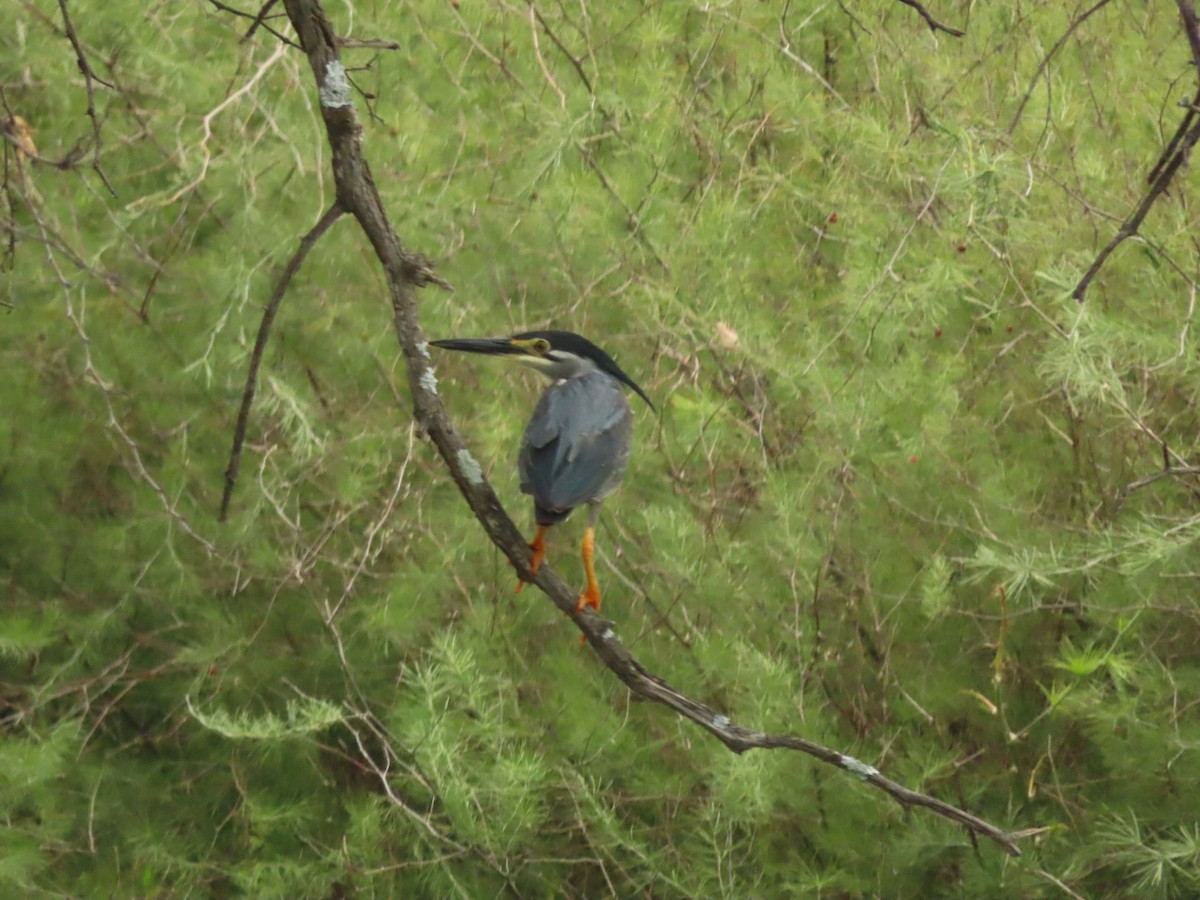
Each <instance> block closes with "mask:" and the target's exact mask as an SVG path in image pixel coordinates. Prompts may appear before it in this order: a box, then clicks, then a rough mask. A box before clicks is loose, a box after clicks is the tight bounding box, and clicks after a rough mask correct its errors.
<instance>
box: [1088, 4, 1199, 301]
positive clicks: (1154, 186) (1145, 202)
mask: <svg viewBox="0 0 1200 900" xmlns="http://www.w3.org/2000/svg"><path fill="white" fill-rule="evenodd" d="M1175 5H1176V6H1178V7H1179V16H1180V18H1181V19H1182V20H1183V32H1184V34H1185V35H1186V36H1187V40H1188V46H1189V47H1190V48H1191V51H1192V63H1193V64H1194V65H1195V67H1196V77H1197V79H1198V80H1200V19H1197V17H1196V8H1195V6H1193V5H1192V0H1175ZM1183 105H1184V107H1185V110H1184V114H1183V120H1182V121H1181V122H1180V123H1179V128H1177V129H1176V131H1175V134H1174V136H1173V137H1172V138H1171V140H1170V142H1169V143H1168V144H1167V146H1166V147H1165V148H1164V149H1163V152H1162V154H1161V155H1160V156H1159V158H1158V162H1156V163H1155V164H1154V167H1153V168H1152V169H1151V170H1150V175H1149V181H1150V187H1149V188H1148V189H1147V190H1146V193H1145V195H1144V196H1143V197H1142V199H1141V200H1140V201H1139V202H1138V205H1137V207H1135V208H1134V210H1133V212H1132V213H1130V214H1129V218H1127V219H1126V220H1125V221H1124V222H1122V223H1121V227H1120V228H1118V229H1117V233H1116V234H1115V235H1113V238H1112V240H1111V241H1109V242H1108V243H1107V244H1105V245H1104V248H1103V249H1102V250H1101V251H1100V253H1099V254H1097V256H1096V258H1095V259H1094V260H1092V264H1091V265H1090V266H1088V268H1087V271H1086V272H1084V273H1083V277H1082V278H1080V279H1079V284H1077V285H1075V290H1074V291H1072V292H1071V296H1072V297H1074V298H1075V299H1076V300H1077V301H1078V302H1080V303H1082V302H1083V301H1084V297H1085V296H1086V295H1087V289H1088V287H1089V286H1090V285H1091V283H1092V280H1093V279H1094V278H1095V277H1096V275H1097V274H1099V272H1100V269H1101V268H1102V267H1103V266H1104V263H1105V262H1107V261H1108V258H1109V257H1110V256H1112V253H1113V251H1114V250H1116V249H1117V247H1119V246H1120V245H1121V244H1122V243H1124V242H1125V241H1126V240H1128V239H1129V238H1131V237H1133V236H1134V235H1135V234H1137V233H1138V229H1139V228H1141V227H1142V222H1143V221H1145V219H1146V216H1147V215H1148V214H1149V213H1150V209H1151V207H1153V206H1154V203H1155V201H1157V200H1158V198H1159V197H1161V196H1162V195H1163V194H1164V193H1166V190H1167V187H1168V185H1170V183H1171V179H1172V178H1174V177H1175V173H1176V172H1178V171H1179V170H1180V169H1181V168H1183V166H1184V164H1185V163H1186V162H1187V160H1188V157H1189V156H1191V153H1192V148H1193V147H1195V146H1196V143H1197V142H1198V141H1200V86H1197V88H1196V95H1195V97H1194V98H1193V99H1192V102H1191V103H1189V104H1183Z"/></svg>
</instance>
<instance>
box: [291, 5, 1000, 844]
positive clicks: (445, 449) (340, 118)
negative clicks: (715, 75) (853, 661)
mask: <svg viewBox="0 0 1200 900" xmlns="http://www.w3.org/2000/svg"><path fill="white" fill-rule="evenodd" d="M284 5H285V7H286V9H287V14H288V17H289V19H290V20H291V22H292V25H293V27H294V28H295V30H296V33H297V34H298V36H299V38H300V45H301V47H302V48H303V49H304V52H305V54H306V55H307V56H308V61H309V64H310V65H311V67H312V71H313V75H314V76H315V78H316V83H317V93H318V96H319V98H320V104H321V115H322V118H323V119H324V122H325V129H326V133H327V135H328V138H329V145H330V149H331V151H332V164H333V173H334V179H335V181H336V187H337V207H338V208H339V209H341V210H343V211H345V212H346V213H349V214H350V215H352V216H354V218H355V219H356V220H357V221H358V223H359V225H360V226H361V227H362V229H363V232H364V233H365V234H366V236H367V239H368V240H369V241H370V242H371V245H372V247H373V248H374V250H375V253H376V256H377V257H378V258H379V261H380V263H381V264H382V265H383V269H384V273H385V275H386V278H387V284H388V289H389V292H390V295H391V301H392V314H393V319H394V323H395V328H396V337H397V339H398V341H399V343H400V347H401V350H402V351H403V354H404V359H405V362H406V365H407V374H408V383H409V389H410V391H411V393H412V399H413V412H414V415H415V417H416V420H417V422H418V424H419V425H420V427H421V428H422V429H423V430H424V431H425V433H426V434H428V435H429V437H430V439H431V440H432V441H433V443H434V445H435V446H436V447H437V449H438V452H439V453H440V455H441V457H442V459H443V460H444V461H445V463H446V466H447V468H448V469H449V470H450V474H451V476H452V477H453V478H454V481H455V483H456V484H457V485H458V487H459V490H461V491H462V494H463V497H464V498H465V499H466V501H467V504H468V505H469V506H470V508H471V511H472V512H473V513H474V514H475V516H476V518H478V519H479V522H480V524H481V525H482V526H483V528H484V531H485V532H486V533H487V536H488V537H489V538H490V539H491V541H492V542H493V543H494V544H495V545H496V546H497V547H498V548H499V549H500V550H501V551H502V552H503V553H504V554H505V555H506V556H507V557H508V558H509V559H510V560H511V561H512V563H513V565H514V566H515V567H516V569H517V572H518V573H519V574H520V575H521V576H522V577H523V578H525V579H526V580H529V581H532V582H533V583H535V584H536V585H537V586H538V587H539V588H541V589H542V591H544V592H545V593H546V595H547V596H548V597H549V598H550V600H551V601H552V602H553V603H554V604H555V606H557V607H558V608H559V609H560V610H562V611H563V612H564V613H566V614H567V615H568V616H570V618H571V619H572V621H573V622H574V623H575V625H576V626H577V627H578V628H579V630H580V631H581V632H583V634H584V636H585V637H586V638H587V641H588V643H589V644H590V645H591V647H592V649H593V650H594V651H595V653H596V655H597V656H599V657H600V659H601V661H602V662H603V663H604V664H605V665H606V666H607V667H608V668H609V669H610V670H611V671H612V672H613V674H615V675H616V676H617V677H618V678H620V679H621V681H622V682H624V684H625V685H626V686H627V687H628V688H629V690H630V691H632V692H633V693H634V694H635V695H636V696H638V697H640V698H643V699H645V700H650V701H653V702H655V703H660V704H662V705H664V706H667V707H669V708H670V709H673V710H674V711H675V712H677V713H678V714H679V715H681V716H683V717H684V718H686V719H690V720H691V721H692V722H695V723H696V724H697V725H699V726H700V727H701V728H704V729H705V730H706V731H708V732H709V733H710V734H712V735H713V736H714V737H716V738H717V739H718V740H719V741H721V742H722V743H723V744H724V745H725V746H726V747H728V748H729V749H730V750H732V751H733V752H735V753H744V752H745V751H747V750H752V749H755V748H762V749H776V748H783V749H790V750H796V751H799V752H801V753H805V754H807V755H809V756H812V757H815V758H816V759H819V760H821V761H823V762H825V763H828V764H830V765H833V766H837V767H838V768H840V769H844V770H846V771H847V772H850V773H851V774H853V775H855V776H857V777H858V778H859V779H861V780H863V781H865V782H866V783H868V784H870V785H872V786H873V787H876V788H878V789H879V790H882V791H884V792H885V793H887V794H889V795H890V796H891V797H892V798H894V799H895V800H896V801H897V802H899V803H900V804H901V805H902V806H904V807H905V808H910V807H914V806H919V807H923V808H925V809H928V810H931V811H933V812H935V813H937V814H938V815H941V816H944V817H946V818H948V819H951V820H952V821H955V822H957V823H959V824H960V825H962V826H963V827H965V828H966V829H968V830H969V831H970V832H972V833H974V834H980V835H983V836H985V837H987V838H990V839H991V840H993V841H995V842H996V843H998V844H999V845H1000V846H1001V847H1003V848H1004V849H1005V850H1006V851H1007V852H1008V853H1010V854H1011V855H1013V856H1019V855H1020V853H1021V851H1020V850H1019V849H1018V847H1017V840H1018V839H1019V838H1020V837H1023V836H1024V833H1010V832H1006V831H1004V830H1002V829H1000V828H997V827H995V826H994V825H991V824H989V823H988V822H985V821H983V820H982V819H980V818H978V817H977V816H974V815H972V814H971V813H968V812H966V811H964V810H961V809H958V808H956V807H954V806H951V805H950V804H947V803H943V802H942V801H940V800H937V799H935V798H933V797H930V796H927V795H925V794H921V793H918V792H916V791H911V790H909V789H908V788H905V787H904V786H902V785H900V784H897V783H896V782H894V781H891V780H890V779H888V778H885V777H884V776H883V775H881V774H880V773H879V772H878V771H877V770H876V769H874V768H873V767H872V766H870V765H867V764H866V763H863V762H860V761H859V760H857V759H854V758H853V757H850V756H846V755H845V754H842V753H838V752H837V751H836V750H832V749H830V748H828V747H824V746H822V745H820V744H816V743H813V742H812V741H808V740H805V739H804V738H800V737H794V736H791V735H778V734H768V733H766V732H762V731H756V730H754V729H751V728H745V727H743V726H740V725H737V724H735V723H734V722H733V721H731V720H730V719H729V717H727V716H725V715H723V714H721V713H719V712H717V711H716V710H715V709H713V708H712V707H710V706H707V705H706V704H703V703H700V702H698V701H696V700H693V699H691V698H690V697H687V696H686V695H684V694H682V693H680V692H679V691H677V690H676V689H675V688H673V687H671V686H670V685H669V684H667V683H666V682H665V681H663V679H661V678H659V677H658V676H656V675H654V674H652V673H651V672H650V671H648V670H647V669H646V668H645V666H643V665H642V664H641V663H640V662H639V661H638V660H637V659H636V658H634V656H633V654H632V653H630V651H629V649H628V648H627V647H626V646H625V645H624V644H623V643H622V642H621V640H620V639H619V638H618V637H617V635H616V633H615V631H614V630H613V623H612V622H609V621H607V620H605V619H602V618H600V616H598V615H596V614H595V613H593V612H592V611H591V610H586V609H585V610H584V611H582V612H576V611H575V601H576V596H577V593H576V592H575V591H574V590H572V589H571V587H570V586H569V585H568V584H567V583H566V582H565V581H563V579H562V578H560V577H559V576H558V575H557V574H555V572H554V571H552V570H551V569H550V568H549V567H548V566H545V565H543V566H542V567H541V568H540V569H539V571H538V573H537V575H533V574H532V573H530V571H529V561H530V556H529V547H528V545H527V544H526V543H525V539H524V537H523V536H522V534H521V532H520V530H518V528H517V526H516V525H515V524H514V523H513V521H512V519H510V518H509V516H508V514H507V513H506V512H505V511H504V508H503V507H502V506H501V504H500V500H499V498H498V497H497V496H496V494H495V492H494V491H493V490H492V487H491V485H490V484H489V483H488V481H487V479H486V478H484V477H483V473H482V469H481V467H480V466H479V464H478V463H477V462H476V461H475V459H474V458H473V457H472V455H471V452H470V450H468V449H467V446H466V444H464V443H463V440H462V438H461V437H460V435H459V433H458V431H457V429H456V428H455V427H454V425H453V423H452V422H451V421H450V417H449V416H448V415H447V413H446V410H445V407H444V406H443V405H442V401H441V398H440V397H439V396H438V392H437V379H436V377H435V374H434V371H433V367H432V364H431V360H430V357H429V353H428V350H427V348H426V342H425V338H424V335H423V333H422V331H421V323H420V320H419V318H418V314H417V305H416V289H417V288H419V287H422V286H424V285H425V284H428V283H440V284H443V285H444V284H445V283H444V282H442V281H441V280H440V279H439V278H437V277H436V276H435V275H434V274H433V272H432V270H431V269H430V266H429V263H428V261H427V260H425V259H424V258H423V257H421V256H419V255H416V254H413V253H410V252H408V251H406V250H405V249H404V248H403V247H402V246H401V244H400V242H399V240H398V239H397V237H396V233H395V231H394V230H393V229H392V226H391V223H390V222H389V220H388V217H387V215H386V213H385V212H384V208H383V203H382V201H381V199H380V197H379V193H378V191H377V190H376V188H375V182H374V180H373V179H372V177H371V170H370V168H369V166H368V165H367V162H366V160H365V159H364V157H363V154H362V146H361V138H362V134H361V129H360V127H359V123H358V119H357V116H356V114H355V112H354V108H353V106H352V104H351V93H350V85H349V82H348V81H347V78H346V70H345V68H344V67H343V65H342V63H341V61H340V59H339V57H338V46H339V45H338V41H337V38H336V36H335V35H334V33H333V29H332V28H331V26H330V24H329V22H328V20H327V19H326V17H325V13H324V11H323V9H322V7H321V4H320V2H319V0H284Z"/></svg>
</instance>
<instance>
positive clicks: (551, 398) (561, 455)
mask: <svg viewBox="0 0 1200 900" xmlns="http://www.w3.org/2000/svg"><path fill="white" fill-rule="evenodd" d="M632 433H633V413H632V411H631V410H630V409H629V402H628V401H627V400H626V399H625V394H624V392H623V391H622V390H621V388H620V386H619V385H618V384H617V383H616V382H615V381H614V380H613V379H611V378H609V377H608V376H607V375H605V374H604V373H602V372H590V373H588V374H587V375H582V376H579V377H578V378H571V379H568V380H567V381H564V382H561V383H559V384H554V385H551V387H549V388H548V389H547V390H546V392H545V393H544V394H542V398H541V400H539V401H538V405H537V408H536V409H535V410H534V412H533V418H532V419H530V421H529V425H528V427H527V428H526V429H525V439H524V440H523V441H522V444H521V456H520V460H519V468H520V473H521V490H522V491H523V492H524V493H526V494H530V495H531V496H532V497H533V502H534V505H535V506H536V507H537V511H538V520H539V524H553V522H559V521H562V520H563V519H565V518H566V517H567V514H568V513H569V512H570V511H571V510H572V509H574V508H575V507H576V506H580V505H582V504H583V503H587V502H591V501H599V500H603V499H604V498H605V497H606V496H607V495H608V494H610V493H612V491H613V490H615V489H616V487H617V484H618V483H619V482H620V480H621V475H622V473H623V472H624V471H625V464H626V463H627V462H628V461H629V445H630V441H631V437H632ZM543 519H544V520H546V521H543Z"/></svg>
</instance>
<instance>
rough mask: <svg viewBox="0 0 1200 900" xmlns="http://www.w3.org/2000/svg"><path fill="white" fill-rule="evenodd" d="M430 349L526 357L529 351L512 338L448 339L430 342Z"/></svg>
mask: <svg viewBox="0 0 1200 900" xmlns="http://www.w3.org/2000/svg"><path fill="white" fill-rule="evenodd" d="M429 346H430V347H441V348H442V349H443V350H463V351H465V352H467V353H483V354H486V355H488V356H525V355H526V354H527V353H528V351H527V350H526V349H525V348H524V347H522V346H520V345H519V344H518V343H517V342H516V341H513V340H512V339H511V338H447V339H446V340H444V341H430V342H429Z"/></svg>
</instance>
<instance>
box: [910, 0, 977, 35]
mask: <svg viewBox="0 0 1200 900" xmlns="http://www.w3.org/2000/svg"><path fill="white" fill-rule="evenodd" d="M899 2H901V3H903V4H904V5H905V6H911V7H912V8H913V9H915V10H916V11H917V12H918V13H920V15H921V18H922V19H924V20H925V24H926V25H928V26H929V30H930V31H932V32H934V33H935V34H936V33H937V32H939V31H944V32H946V34H948V35H950V36H951V37H962V36H963V35H964V34H966V32H965V31H961V30H959V29H957V28H951V27H950V26H949V25H943V24H942V23H941V22H939V21H938V20H937V19H935V18H934V17H933V16H932V15H930V13H929V10H927V9H926V8H925V7H924V6H922V5H921V4H920V3H918V2H917V0H899Z"/></svg>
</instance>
